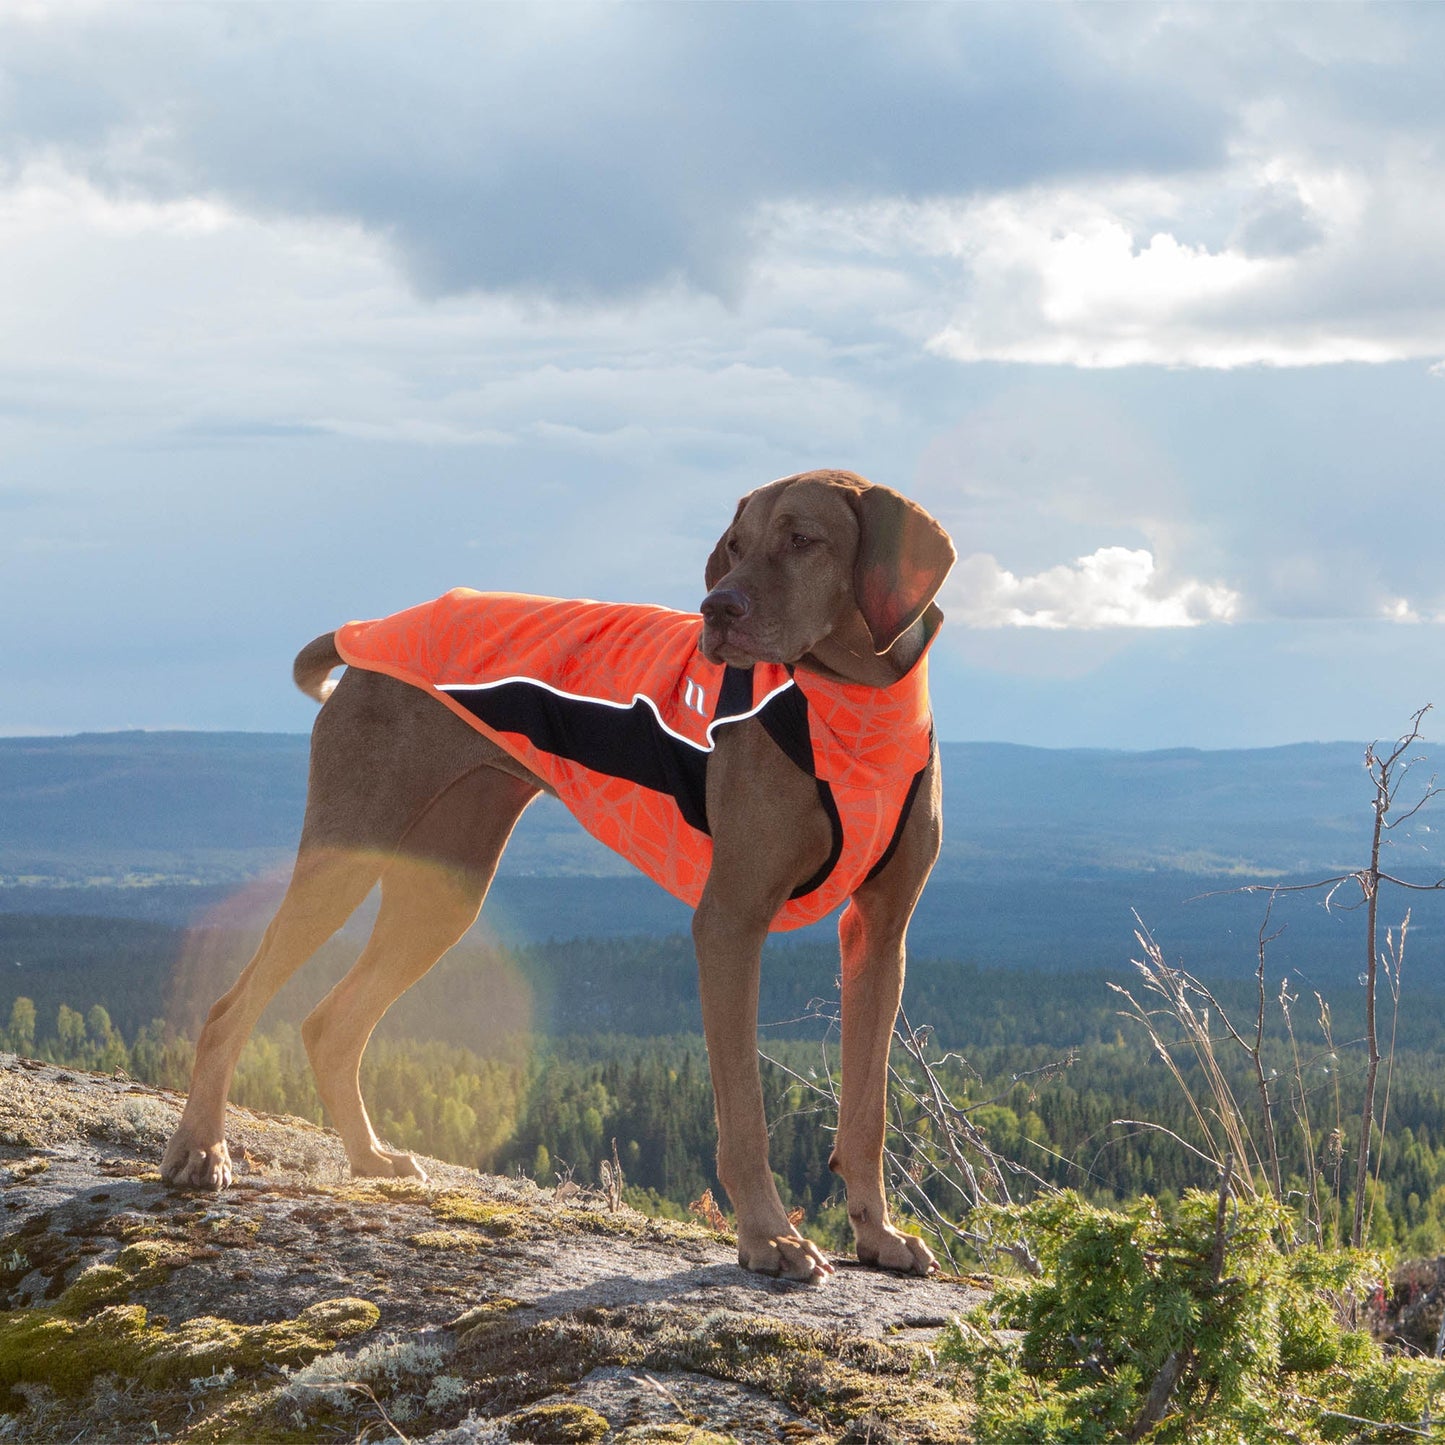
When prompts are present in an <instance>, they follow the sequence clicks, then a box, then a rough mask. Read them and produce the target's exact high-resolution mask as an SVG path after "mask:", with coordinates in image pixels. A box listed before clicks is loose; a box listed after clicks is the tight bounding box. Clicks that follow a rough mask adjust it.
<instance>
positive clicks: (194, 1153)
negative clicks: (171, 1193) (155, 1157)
mask: <svg viewBox="0 0 1445 1445" xmlns="http://www.w3.org/2000/svg"><path fill="white" fill-rule="evenodd" d="M161 1178H162V1179H164V1180H165V1181H166V1183H167V1184H170V1185H172V1186H173V1187H174V1188H176V1189H206V1190H210V1191H211V1192H213V1193H214V1192H215V1191H216V1190H220V1189H225V1188H226V1187H227V1185H229V1184H230V1182H231V1151H230V1150H229V1149H227V1148H226V1141H225V1140H224V1139H222V1140H220V1141H219V1142H217V1143H215V1144H211V1145H208V1146H207V1147H205V1148H201V1147H193V1146H191V1145H189V1144H187V1143H186V1142H185V1141H184V1140H183V1139H181V1138H180V1136H179V1135H177V1136H176V1137H175V1138H174V1139H172V1140H171V1142H170V1144H169V1145H168V1146H167V1147H166V1153H165V1158H164V1159H162V1160H161Z"/></svg>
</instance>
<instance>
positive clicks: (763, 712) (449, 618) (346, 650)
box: [161, 471, 955, 1282]
mask: <svg viewBox="0 0 1445 1445" xmlns="http://www.w3.org/2000/svg"><path fill="white" fill-rule="evenodd" d="M954 559H955V553H954V548H953V544H952V543H951V541H950V540H949V538H948V535H947V533H946V532H945V531H944V530H943V528H942V527H941V526H940V525H939V524H938V523H937V522H936V521H934V519H933V518H932V517H930V516H929V515H928V514H927V513H926V512H925V511H924V510H923V509H922V508H921V507H919V506H917V505H916V504H915V503H913V502H911V501H909V500H908V499H906V498H905V497H903V496H901V495H900V494H899V493H897V492H895V491H892V490H891V489H889V488H887V487H882V486H875V485H874V484H872V483H870V482H868V481H866V480H865V479H864V478H862V477H859V476H857V475H855V474H854V473H851V472H844V471H815V472H806V473H801V474H798V475H796V476H791V477H785V478H783V479H781V480H779V481H775V482H772V483H769V484H768V485H766V486H763V487H760V488H759V489H757V490H756V491H753V492H751V493H749V494H748V495H747V496H745V497H744V498H743V499H742V500H741V501H740V502H739V503H738V505H737V510H736V512H735V514H734V516H733V519H732V522H731V523H730V524H729V526H728V528H727V529H726V531H725V532H724V533H723V535H722V537H721V538H720V539H719V540H718V543H717V545H716V547H715V548H714V549H713V552H712V554H711V556H710V557H709V559H708V561H707V564H706V568H705V585H706V588H707V595H706V596H705V597H704V598H703V601H702V604H701V609H700V610H701V616H698V615H697V614H687V613H677V612H671V611H667V610H665V609H661V608H626V607H612V606H610V605H608V604H598V603H592V604H585V603H584V604H564V603H556V602H553V601H552V600H551V599H528V598H520V597H517V596H515V595H513V594H490V595H488V594H481V593H468V592H465V591H457V592H453V593H449V594H447V595H446V596H445V597H444V598H441V599H438V600H437V601H436V602H434V603H430V604H426V605H425V606H423V607H421V608H416V609H411V610H410V611H409V612H406V613H400V614H397V615H396V617H394V618H389V619H382V620H380V621H379V622H375V623H353V624H348V625H347V626H346V627H343V628H341V629H339V630H338V631H337V632H335V633H327V634H324V635H323V636H321V637H319V638H317V639H316V640H315V641H314V642H312V643H310V644H308V645H307V646H306V647H305V648H303V649H302V651H301V652H300V654H299V655H298V656H297V658H296V662H295V668H294V676H295V679H296V682H297V684H298V686H300V687H301V688H302V690H303V691H305V692H307V693H308V694H309V695H311V696H312V697H314V698H315V699H317V700H318V701H320V702H321V703H322V704H323V705H322V707H321V710H320V712H319V714H318V716H317V720H316V724H315V727H314V730H313V735H312V744H311V770H310V782H309V788H308V795H307V802H306V814H305V821H304V823H303V827H302V836H301V842H300V847H299V850H298V854H297V859H296V864H295V869H294V872H293V875H292V878H291V882H290V885H289V887H288V889H287V892H286V895H285V897H284V899H283V900H282V902H281V905H280V907H279V909H278V911H277V913H276V915H275V917H274V918H273V920H272V921H271V923H270V925H269V927H268V928H267V930H266V933H265V935H264V937H263V938H262V941H261V943H260V946H259V947H258V949H257V951H256V954H255V956H254V957H253V958H252V959H251V961H250V963H249V964H247V966H246V968H245V969H244V970H243V972H242V973H241V975H240V977H239V978H238V979H237V981H236V983H235V984H234V985H233V986H232V988H231V989H230V990H229V991H228V992H227V993H226V994H225V995H224V996H223V997H222V998H221V999H220V1000H219V1001H218V1002H217V1003H216V1005H215V1007H214V1008H213V1009H212V1010H211V1012H210V1014H209V1015H208V1017H207V1019H206V1022H205V1025H204V1027H203V1028H202V1031H201V1034H200V1038H199V1040H198V1042H197V1046H196V1060H195V1066H194V1072H193V1075H192V1080H191V1089H190V1094H189V1097H188V1099H187V1102H186V1106H185V1110H184V1113H183V1115H182V1117H181V1121H180V1124H179V1126H178V1127H177V1129H176V1132H175V1134H174V1135H173V1137H172V1138H171V1140H170V1142H169V1144H168V1146H167V1148H166V1151H165V1155H164V1159H163V1161H162V1166H161V1172H162V1175H163V1177H164V1178H165V1179H166V1180H167V1181H168V1182H170V1183H171V1184H173V1185H175V1186H177V1187H182V1188H196V1189H213V1190H214V1189H221V1188H224V1187H225V1186H226V1185H227V1184H229V1183H230V1180H231V1165H230V1159H229V1155H228V1152H227V1148H226V1142H225V1138H224V1123H225V1105H226V1097H227V1094H228V1092H229V1090H230V1084H231V1077H232V1073H233V1070H234V1068H235V1064H236V1060H237V1057H238V1055H239V1053H240V1051H241V1047H242V1045H243V1044H244V1042H245V1040H246V1038H247V1036H248V1035H249V1034H250V1032H251V1030H252V1028H253V1027H254V1026H255V1023H256V1021H257V1019H258V1018H259V1016H260V1014H261V1012H262V1010H263V1009H264V1008H265V1006H266V1004H267V1002H268V1001H269V1000H270V999H271V997H272V996H273V995H274V994H275V992H276V990H277V989H278V988H280V987H281V985H282V984H283V983H284V982H285V981H286V980H287V979H288V978H289V977H290V976H291V975H292V973H294V972H295V970H296V969H297V968H299V967H300V966H301V964H302V963H304V962H305V961H306V960H307V959H308V958H309V957H310V956H311V955H312V954H313V953H314V952H315V951H316V950H317V949H318V948H319V947H320V946H321V944H322V943H324V942H325V941H326V939H328V938H329V937H330V936H331V935H332V934H333V933H335V932H336V931H337V929H339V928H340V927H341V925H342V924H343V923H344V922H345V921H346V919H347V918H348V917H349V916H350V914H351V913H352V911H353V910H354V909H355V908H356V907H357V905H358V904H360V903H361V901H362V900H363V899H364V898H365V897H366V895H367V894H368V893H369V892H370V890H371V889H372V887H373V885H375V884H376V883H377V882H378V880H379V881H380V883H381V907H380V910H379V912H378V915H377V919H376V923H375V926H374V928H373V930H372V933H371V936H370V938H369V940H368V942H367V944H366V946H365V948H364V949H363V951H362V953H361V956H360V957H359V958H358V960H357V962H356V964H355V965H354V967H353V968H352V969H351V971H350V972H349V973H348V974H347V975H346V977H345V978H343V979H342V981H341V982H340V983H338V984H337V985H336V987H335V988H334V989H332V991H331V992H330V993H329V994H328V995H327V996H326V997H325V998H324V999H323V1000H322V1001H321V1002H320V1003H319V1004H318V1005H317V1007H316V1009H315V1010H314V1011H313V1012H312V1013H311V1015H310V1016H309V1017H308V1018H307V1019H306V1021H305V1023H304V1024H303V1027H302V1036H303V1039H304V1042H305V1045H306V1049H307V1052H308V1055H309V1058H310V1061H311V1064H312V1067H313V1069H314V1071H315V1074H316V1079H317V1083H318V1086H319V1091H320V1095H321V1098H322V1101H323V1102H324V1104H325V1106H326V1109H327V1112H328V1113H329V1115H330V1117H331V1119H332V1121H333V1123H334V1124H335V1126H336V1128H337V1130H338V1132H339V1133H340V1135H341V1138H342V1140H343V1142H344V1144H345V1147H346V1152H347V1156H348V1159H349V1161H350V1165H351V1169H352V1172H353V1174H355V1175H359V1176H392V1177H396V1176H400V1177H413V1178H417V1179H424V1178H425V1174H424V1172H423V1170H422V1168H421V1166H420V1164H419V1163H418V1162H417V1160H416V1159H415V1158H414V1157H413V1156H412V1155H411V1154H408V1153H404V1152H397V1151H393V1150H390V1149H388V1148H386V1147H385V1146H384V1145H383V1144H382V1142H381V1141H380V1140H379V1139H378V1138H377V1136H376V1134H375V1133H374V1131H373V1129H372V1126H371V1122H370V1120H369V1118H368V1116H367V1112H366V1106H365V1104H364V1102H363V1101H362V1097H361V1090H360V1086H359V1082H358V1076H359V1068H360V1061H361V1056H362V1053H363V1051H364V1049H365V1047H366V1044H367V1041H368V1040H369V1038H370V1036H371V1033H372V1030H373V1029H374V1028H375V1027H376V1025H377V1023H378V1022H379V1021H380V1019H381V1017H382V1015H383V1014H384V1013H385V1012H386V1010H387V1008H388V1007H390V1005H391V1004H392V1003H393V1002H394V1001H395V1000H396V999H397V998H398V997H399V996H400V995H401V994H402V993H403V992H404V991H405V990H406V989H407V988H408V987H410V986H411V985H412V984H413V983H415V982H416V981H417V980H418V979H419V978H421V977H422V976H423V975H424V974H425V973H426V972H427V970H428V969H430V968H431V967H432V965H433V964H434V963H435V962H436V961H437V959H438V958H439V957H440V956H441V955H442V954H443V953H444V952H446V950H447V949H448V948H450V947H451V946H452V945H453V944H454V943H455V942H456V941H457V940H458V939H459V938H461V936H462V935H463V934H464V933H465V932H466V930H467V929H468V928H469V927H470V926H471V925H472V923H473V922H474V921H475V919H476V917H477V914H478V912H479V910H480V908H481V905H482V902H483V899H484V898H485V896H486V892H487V888H488V885H489V884H490V882H491V879H492V876H493V873H494V872H495V870H496V866H497V861H498V859H499V858H500V856H501V853H502V850H503V848H504V847H505V845H506V842H507V839H508V837H509V835H510V833H511V831H512V827H513V825H514V824H515V823H516V821H517V819H518V818H519V817H520V815H521V813H522V811H523V809H524V808H526V806H527V805H528V804H529V803H530V802H531V801H532V800H533V799H534V798H535V797H537V796H538V794H539V793H540V792H542V791H548V792H552V793H555V794H556V795H557V796H560V797H561V798H562V799H563V801H564V802H566V803H567V804H568V806H569V807H570V808H572V810H573V811H574V812H575V813H576V814H577V815H578V817H579V819H580V820H581V821H582V822H583V823H584V825H585V826H586V827H588V828H589V829H590V830H591V831H592V832H594V833H595V834H596V835H597V836H598V837H601V838H602V839H603V841H605V842H608V843H609V844H610V845H612V846H614V847H616V848H618V849H619V851H622V852H624V853H626V854H628V855H629V856H632V857H633V858H634V860H635V861H637V862H638V863H639V865H640V866H642V867H643V868H644V870H645V871H647V872H649V873H651V874H652V876H654V877H655V878H657V879H658V881H659V882H661V883H663V884H664V886H666V887H669V888H670V889H671V890H672V891H673V892H674V893H676V894H677V895H678V896H679V897H682V898H684V899H685V900H686V901H687V902H689V903H690V904H692V905H693V906H694V909H695V912H694V917H693V927H692V932H693V939H694V943H695V947H696V951H697V959H698V970H699V987H700V993H701V999H702V1013H703V1026H704V1031H705V1033H706V1038H707V1049H708V1060H709V1067H710V1069H711V1073H712V1083H713V1091H714V1097H715V1103H716V1113H717V1128H718V1148H717V1173H718V1178H719V1180H720V1181H721V1183H722V1185H723V1187H724V1188H725V1190H726V1191H727V1194H728V1196H729V1199H730V1200H731V1203H732V1205H733V1209H734V1211H735V1213H736V1216H737V1239H738V1261H739V1263H740V1264H741V1265H742V1266H743V1267H745V1268H747V1269H749V1270H755V1271H758V1272H760V1273H763V1274H768V1275H777V1276H782V1277H785V1278H788V1279H794V1280H803V1281H810V1282H820V1281H821V1280H823V1279H824V1278H825V1277H826V1276H827V1275H828V1274H830V1273H831V1272H832V1270H833V1265H832V1263H831V1262H830V1261H829V1260H828V1259H827V1258H826V1257H825V1256H824V1254H823V1253H822V1251H821V1250H820V1249H819V1248H818V1247H817V1246H816V1245H815V1244H814V1243H813V1242H812V1241H811V1240H809V1239H807V1238H806V1237H805V1236H803V1235H802V1234H801V1233H799V1231H798V1230H797V1228H796V1227H795V1226H794V1225H793V1224H792V1223H791V1222H790V1221H789V1218H788V1213H787V1211H786V1209H784V1207H783V1204H782V1201H781V1199H780V1198H779V1195H778V1191H777V1188H776V1185H775V1183H774V1180H773V1175H772V1172H771V1170H770V1168H769V1163H768V1131H767V1121H766V1119H765V1117H764V1112H763V1102H762V1086H761V1081H760V1077H759V1070H758V1059H757V1047H756V1044H757V1007H758V978H759V969H760V956H761V950H762V945H763V942H764V940H765V938H766V936H767V934H768V933H769V932H770V931H771V930H773V929H774V928H777V927H793V926H798V925H800V924H802V923H806V922H809V921H812V920H813V919H815V918H817V917H821V916H823V915H824V914H826V913H828V912H830V911H831V910H832V909H833V908H834V907H835V906H837V905H838V904H840V903H843V902H845V901H846V903H847V907H846V908H845V910H844V912H843V914H842V916H841V919H840V922H839V941H840V946H841V962H842V1070H843V1079H842V1092H841V1097H840V1103H839V1115H838V1127H837V1136H836V1143H835V1146H834V1148H833V1151H832V1155H831V1157H830V1159H829V1167H830V1169H831V1170H832V1171H833V1172H835V1173H836V1174H838V1175H839V1176H840V1177H841V1179H842V1180H843V1183H844V1185H845V1188H846V1191H847V1208H848V1217H849V1220H850V1221H851V1224H852V1227H853V1231H854V1239H855V1244H856V1248H857V1254H858V1258H859V1260H860V1261H861V1262H863V1263H864V1264H868V1265H873V1266H877V1267H880V1268H883V1269H887V1270H893V1271H897V1272H901V1273H907V1274H917V1275H923V1274H928V1273H930V1272H932V1271H933V1270H934V1269H935V1268H936V1264H935V1261H934V1258H933V1255H932V1254H931V1252H930V1251H929V1250H928V1248H927V1246H926V1245H925V1244H924V1243H923V1242H922V1240H920V1239H918V1238H917V1237H916V1236H914V1235H910V1234H907V1233H904V1232H903V1231H900V1230H899V1229H897V1228H896V1227H895V1226H894V1225H893V1223H892V1221H891V1220H890V1217H889V1211H888V1205H887V1201H886V1198H885V1193H884V1174H883V1141H884V1111H885V1085H886V1081H887V1072H888V1051H889V1044H890V1042H891V1037H892V1028H893V1023H894V1019H895V1017H896V1015H897V1011H898V1007H899V1002H900V1000H901V997H902V990H903V975H904V939H905V934H906V931H907V927H908V922H909V918H910V916H911V915H912V912H913V909H914V906H915V904H916V903H917V901H918V898H919V896H920V894H921V892H922V890H923V886H924V882H925V881H926V879H927V877H928V874H929V871H930V870H931V868H932V866H933V863H934V861H935V859H936V858H937V856H938V850H939V845H940V840H941V837H942V802H941V787H940V778H939V769H938V759H937V750H936V747H935V745H934V741H933V733H932V719H931V714H930V712H929V708H928V694H927V658H926V655H925V654H926V652H927V650H928V647H929V644H930V643H931V641H932V638H933V636H934V634H935V633H936V631H937V629H938V626H939V623H940V622H941V620H942V614H941V612H940V611H939V609H938V607H937V605H936V604H935V602H934V597H935V595H936V593H937V592H938V589H939V587H940V586H941V584H942V582H943V580H944V578H945V577H946V575H947V573H948V571H949V568H950V567H951V566H952V564H953V562H954ZM569 629H570V630H569ZM636 656H640V658H641V660H640V661H638V660H635V658H636ZM593 658H600V659H602V664H601V666H600V680H599V676H593V675H590V674H588V675H584V672H582V671H579V669H582V668H583V667H584V664H586V663H587V661H588V659H593ZM342 664H346V671H345V672H344V673H343V674H342V676H341V677H340V679H339V680H338V681H335V682H333V681H331V674H332V672H333V671H334V670H335V669H336V668H337V667H338V666H341V665H342ZM594 671H597V669H594ZM634 775H635V776H634Z"/></svg>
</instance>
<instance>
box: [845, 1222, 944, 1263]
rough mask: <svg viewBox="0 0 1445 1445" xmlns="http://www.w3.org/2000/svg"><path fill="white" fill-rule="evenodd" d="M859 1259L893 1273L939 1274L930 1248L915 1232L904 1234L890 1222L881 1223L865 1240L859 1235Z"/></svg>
mask: <svg viewBox="0 0 1445 1445" xmlns="http://www.w3.org/2000/svg"><path fill="white" fill-rule="evenodd" d="M858 1262H859V1263H860V1264H866V1265H869V1266H871V1267H872V1268H874V1269H889V1270H892V1271H894V1273H896V1274H917V1275H929V1274H937V1273H938V1261H937V1260H936V1259H934V1257H933V1251H932V1250H931V1249H929V1247H928V1246H927V1245H926V1244H924V1242H923V1241H922V1240H921V1239H919V1237H918V1236H917V1235H916V1234H904V1233H903V1232H902V1231H901V1230H898V1229H894V1228H893V1226H892V1225H891V1224H885V1225H883V1226H882V1227H881V1228H880V1229H878V1230H877V1231H876V1232H874V1231H870V1233H869V1237H868V1238H867V1239H866V1240H865V1239H864V1238H863V1237H862V1235H860V1236H859V1238H858Z"/></svg>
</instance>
